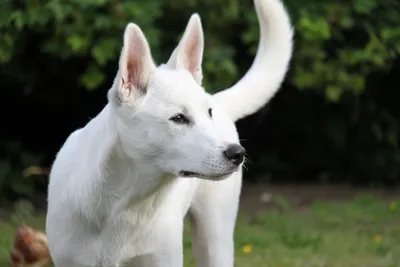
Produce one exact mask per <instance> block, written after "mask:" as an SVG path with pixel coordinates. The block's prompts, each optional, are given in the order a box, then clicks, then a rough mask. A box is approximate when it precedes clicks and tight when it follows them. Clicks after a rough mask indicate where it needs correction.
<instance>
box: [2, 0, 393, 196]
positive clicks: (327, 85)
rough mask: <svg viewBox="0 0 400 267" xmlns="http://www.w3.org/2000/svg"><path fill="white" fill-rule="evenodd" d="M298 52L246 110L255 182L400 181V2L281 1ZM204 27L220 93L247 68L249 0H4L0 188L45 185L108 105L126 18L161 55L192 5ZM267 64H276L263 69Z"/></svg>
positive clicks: (253, 25)
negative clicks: (74, 137)
mask: <svg viewBox="0 0 400 267" xmlns="http://www.w3.org/2000/svg"><path fill="white" fill-rule="evenodd" d="M284 2H285V4H286V6H287V8H288V11H289V13H290V16H291V18H292V21H293V25H294V26H295V30H296V32H295V33H296V34H295V52H294V58H293V61H292V63H291V69H290V72H289V74H288V75H287V78H286V80H285V83H284V84H283V86H282V89H281V91H280V92H279V93H278V94H277V95H276V97H275V98H274V99H273V101H271V103H270V104H269V105H268V106H266V107H265V108H264V109H263V110H261V111H260V112H258V113H257V114H255V115H253V116H250V117H249V118H247V119H244V120H242V121H239V122H238V128H239V131H240V133H241V137H242V138H243V139H245V141H244V145H245V146H246V148H247V150H248V152H249V155H250V160H251V162H252V164H250V165H249V171H247V172H246V173H245V179H246V180H247V181H254V180H256V181H268V182H280V183H282V182H295V183H305V182H313V183H315V182H318V183H347V184H348V183H352V184H368V185H370V184H373V185H393V184H396V183H398V182H399V181H400V150H399V141H400V140H399V139H400V132H399V131H400V129H399V119H400V109H399V105H398V99H400V92H399V86H398V84H400V78H399V76H400V61H399V54H400V2H399V1H398V0H380V1H377V0H348V1H337V0H335V1H333V0H327V1H317V0H307V1H306V0H285V1H284ZM193 12H198V13H199V14H200V15H201V18H202V21H203V26H204V30H205V35H206V40H205V42H206V43H205V59H204V64H203V68H204V76H205V81H204V85H205V87H206V88H207V90H209V91H210V92H215V91H218V90H221V89H223V88H226V87H228V86H230V85H232V84H233V83H234V82H235V81H237V80H238V79H239V78H240V77H241V76H242V75H243V74H244V73H245V72H246V71H247V70H248V68H249V67H250V65H251V63H252V60H253V57H254V55H255V51H256V49H257V42H258V37H259V36H258V25H257V18H256V15H255V11H254V7H253V3H252V1H244V0H240V1H239V0H201V1H200V0H164V1H160V0H146V1H139V0H137V1H131V0H85V1H82V0H79V1H78V0H68V1H67V0H26V1H15V0H2V1H1V3H0V87H1V89H2V99H3V103H2V105H1V106H0V114H1V116H2V117H3V123H2V126H1V127H0V196H1V197H0V198H1V200H2V201H6V200H7V201H9V200H12V199H14V198H16V197H21V196H24V197H29V196H31V195H32V194H34V193H37V192H42V193H45V191H46V185H47V177H45V175H43V174H44V173H43V172H39V173H37V172H36V173H37V174H38V175H39V176H41V177H36V178H34V179H33V178H24V173H23V171H22V170H24V169H25V168H27V167H29V166H36V165H37V166H50V165H51V163H52V160H53V159H54V156H55V153H56V152H57V150H58V149H59V148H60V146H61V145H62V143H63V142H64V141H65V139H66V137H67V136H68V134H69V133H70V132H71V131H73V130H75V129H77V128H79V127H82V126H83V125H84V124H85V123H87V122H88V120H89V119H90V118H92V117H93V116H95V115H96V114H97V113H98V112H99V111H100V110H101V108H102V107H103V106H104V105H105V104H106V92H107V90H108V88H109V87H110V86H111V83H112V80H113V78H114V75H115V73H116V70H117V61H118V57H119V52H120V48H121V45H122V34H123V30H124V27H125V25H126V24H127V23H128V22H129V21H132V22H135V23H137V24H139V25H140V27H141V28H142V29H143V31H144V32H145V34H146V36H147V38H148V39H149V42H150V44H151V47H152V52H153V55H154V58H155V59H156V61H157V62H165V61H166V60H167V59H168V57H169V55H170V53H171V52H172V50H173V48H174V46H175V45H176V44H177V42H178V40H179V37H180V35H181V34H182V32H183V30H184V27H185V25H186V23H187V21H188V18H189V17H190V15H191V13H193ZM266 71H268V70H266Z"/></svg>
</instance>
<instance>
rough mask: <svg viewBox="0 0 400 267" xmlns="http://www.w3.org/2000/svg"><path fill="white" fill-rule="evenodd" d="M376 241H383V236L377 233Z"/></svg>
mask: <svg viewBox="0 0 400 267" xmlns="http://www.w3.org/2000/svg"><path fill="white" fill-rule="evenodd" d="M375 242H376V243H377V244H380V243H382V236H381V235H376V236H375Z"/></svg>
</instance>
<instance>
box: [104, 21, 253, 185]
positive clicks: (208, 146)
mask: <svg viewBox="0 0 400 267" xmlns="http://www.w3.org/2000/svg"><path fill="white" fill-rule="evenodd" d="M203 43H204V41H203V30H202V26H201V21H200V18H199V16H198V15H197V14H195V15H192V17H191V18H190V20H189V23H188V25H187V27H186V30H185V33H184V35H183V37H182V39H181V41H180V42H179V44H178V46H177V47H176V49H175V50H174V52H173V53H172V55H171V57H170V59H169V61H168V63H167V64H164V65H161V66H159V67H156V65H155V63H154V61H153V59H152V56H151V52H150V47H149V45H148V42H147V40H146V38H145V36H144V35H143V33H142V31H141V30H140V28H139V27H138V26H137V25H135V24H133V23H130V24H128V26H127V27H126V30H125V33H124V46H123V48H122V52H121V57H120V63H119V71H118V74H117V77H116V79H115V82H114V85H113V87H112V89H111V90H110V91H109V95H108V97H109V101H110V104H111V105H112V106H113V107H114V108H115V110H116V114H117V118H116V120H117V127H118V134H119V136H120V139H121V141H122V144H123V147H124V149H125V151H126V152H127V153H128V154H129V155H130V156H131V157H134V158H135V159H136V161H138V162H143V163H145V162H146V163H147V162H152V164H153V165H154V167H155V168H158V169H160V170H161V171H162V172H165V173H167V174H172V175H178V176H186V177H190V176H192V177H199V178H205V179H215V180H216V179H223V178H225V177H227V176H228V175H229V174H231V173H233V172H235V171H237V170H238V168H239V167H240V165H241V164H242V162H243V160H244V156H245V152H246V151H245V149H244V148H243V147H242V146H241V145H240V144H239V141H238V136H237V132H236V128H235V126H234V123H233V122H232V121H231V120H230V119H228V118H227V117H226V116H225V115H224V113H223V111H220V110H218V107H216V106H215V105H214V104H213V100H212V97H211V95H209V94H208V93H206V92H205V90H204V89H203V88H202V87H201V80H202V69H201V63H202V57H203Z"/></svg>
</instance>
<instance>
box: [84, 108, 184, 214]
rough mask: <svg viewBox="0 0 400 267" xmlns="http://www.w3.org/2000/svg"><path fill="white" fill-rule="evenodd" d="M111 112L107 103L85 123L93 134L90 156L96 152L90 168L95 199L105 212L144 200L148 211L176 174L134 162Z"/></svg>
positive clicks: (160, 198)
mask: <svg viewBox="0 0 400 267" xmlns="http://www.w3.org/2000/svg"><path fill="white" fill-rule="evenodd" d="M114 112H115V110H113V107H111V106H110V105H107V106H106V107H105V108H104V109H103V110H102V111H101V112H100V114H99V115H98V116H97V117H96V118H95V119H93V120H92V121H91V122H90V123H89V124H88V130H89V132H90V134H92V135H93V136H92V138H91V140H90V142H92V144H91V149H92V151H94V152H95V153H93V154H94V155H96V154H97V158H96V159H95V161H96V166H97V167H96V168H97V170H94V171H96V172H98V175H96V179H97V181H96V186H98V187H99V188H98V189H99V192H96V193H97V194H100V195H99V196H98V197H96V198H97V199H98V201H100V202H101V203H102V205H101V206H102V207H104V205H107V204H108V206H109V212H112V213H113V214H116V213H119V212H122V211H124V210H134V209H136V207H138V206H141V207H142V208H143V207H144V206H146V205H145V203H148V204H149V205H150V206H151V208H149V209H148V212H151V210H154V209H157V208H158V206H159V205H160V203H162V201H163V199H164V197H165V196H167V194H168V192H169V189H170V188H171V187H173V185H174V182H175V181H176V180H177V177H173V176H170V175H167V174H165V173H162V172H161V171H160V170H158V169H157V168H155V166H154V165H152V164H151V163H150V164H146V163H144V162H137V161H135V159H134V158H133V157H131V156H129V155H128V153H126V149H125V147H124V145H126V144H124V142H123V141H122V140H121V138H120V137H119V135H118V131H117V125H116V119H115V116H116V114H115V113H114ZM96 191H97V190H96ZM139 203H140V205H138V204H139ZM99 204H100V203H99Z"/></svg>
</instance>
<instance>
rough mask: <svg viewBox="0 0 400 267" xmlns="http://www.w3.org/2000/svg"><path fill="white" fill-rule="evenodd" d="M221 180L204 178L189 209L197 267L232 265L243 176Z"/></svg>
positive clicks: (231, 266) (228, 266) (225, 266)
mask: <svg viewBox="0 0 400 267" xmlns="http://www.w3.org/2000/svg"><path fill="white" fill-rule="evenodd" d="M229 179H230V180H225V181H220V182H218V183H213V182H207V181H203V185H202V188H200V190H199V193H198V195H197V196H196V198H195V200H194V203H193V205H192V207H191V209H190V218H191V225H192V227H191V228H192V229H191V232H192V238H193V252H194V254H195V257H196V265H197V267H233V266H234V240H233V234H234V229H235V223H236V214H237V210H238V204H239V193H240V186H241V180H240V179H241V176H240V175H239V174H237V175H235V176H234V177H231V178H229Z"/></svg>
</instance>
